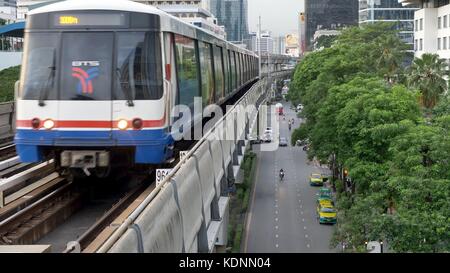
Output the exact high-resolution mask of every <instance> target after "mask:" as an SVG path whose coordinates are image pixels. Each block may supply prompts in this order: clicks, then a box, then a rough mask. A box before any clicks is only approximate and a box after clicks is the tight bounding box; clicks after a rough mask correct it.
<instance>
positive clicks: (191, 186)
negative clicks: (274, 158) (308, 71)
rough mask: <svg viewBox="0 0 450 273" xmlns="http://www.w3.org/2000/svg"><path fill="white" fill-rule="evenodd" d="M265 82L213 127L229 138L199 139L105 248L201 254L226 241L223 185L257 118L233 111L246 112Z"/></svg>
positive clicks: (231, 175)
mask: <svg viewBox="0 0 450 273" xmlns="http://www.w3.org/2000/svg"><path fill="white" fill-rule="evenodd" d="M265 84H266V83H265V81H262V82H260V83H258V84H257V86H255V87H253V88H252V89H251V90H250V91H249V92H248V93H247V95H246V98H244V99H242V100H241V101H240V102H239V104H240V105H241V106H242V107H241V108H239V109H240V110H237V109H238V108H237V107H236V108H235V109H233V110H232V112H230V114H228V116H227V118H226V120H224V121H222V122H219V123H218V124H217V125H216V127H215V129H214V131H215V130H217V132H219V131H220V130H221V129H222V131H224V132H225V135H227V134H228V139H227V138H225V139H224V138H220V137H219V138H214V137H213V136H214V135H213V134H211V135H210V136H208V137H207V138H206V139H203V140H201V141H200V142H199V144H198V145H197V146H196V148H195V150H194V151H192V155H191V156H190V157H189V158H188V159H187V161H185V163H180V165H179V168H178V169H177V172H176V173H174V175H173V177H172V178H171V179H170V181H168V182H167V183H166V184H164V188H162V189H161V190H160V192H159V193H157V194H156V195H155V197H154V198H153V199H151V201H150V203H147V204H148V205H146V207H143V211H142V213H140V214H139V216H138V217H137V218H136V219H135V220H134V222H133V224H132V225H130V226H128V228H127V229H126V232H125V233H123V234H122V235H121V236H120V237H118V238H119V239H118V240H117V241H116V242H115V243H114V244H113V245H112V247H111V248H109V249H107V250H106V251H107V252H188V253H189V252H191V253H192V252H203V253H205V252H213V251H214V245H216V244H217V245H221V246H224V245H226V240H227V235H226V234H227V225H228V206H229V197H228V190H227V189H228V187H229V183H230V181H231V182H232V181H234V179H235V174H234V172H233V169H236V168H238V169H239V168H240V167H239V164H240V163H241V162H242V158H243V153H244V152H243V149H244V147H245V146H246V144H248V141H246V140H245V139H244V138H245V134H246V133H248V130H249V127H250V124H248V122H251V121H253V123H255V120H256V113H250V114H249V117H248V118H240V119H238V118H237V115H243V114H245V113H242V109H244V111H245V107H246V106H247V105H255V104H256V103H257V101H260V97H261V95H263V94H264V90H263V89H262V87H263V86H265ZM255 112H256V107H255ZM251 116H254V118H253V119H252V118H250V117H251ZM230 136H231V137H234V139H230V138H229V137H230ZM236 136H239V137H242V138H240V139H236V138H235V137H236ZM238 148H239V149H238ZM239 150H240V151H239ZM238 158H239V160H238ZM224 189H225V190H224Z"/></svg>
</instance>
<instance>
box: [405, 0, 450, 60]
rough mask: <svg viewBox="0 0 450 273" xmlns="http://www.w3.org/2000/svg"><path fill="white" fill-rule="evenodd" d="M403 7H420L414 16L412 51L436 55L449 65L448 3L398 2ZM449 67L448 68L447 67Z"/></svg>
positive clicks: (432, 0) (425, 0) (439, 0)
mask: <svg viewBox="0 0 450 273" xmlns="http://www.w3.org/2000/svg"><path fill="white" fill-rule="evenodd" d="M399 2H401V3H402V4H403V5H405V6H406V7H409V6H410V5H417V6H418V7H420V9H418V10H417V11H416V12H415V14H414V51H415V56H416V57H421V56H422V54H424V53H433V54H438V55H439V57H440V58H441V59H444V60H447V62H448V64H449V65H450V1H449V0H399ZM449 67H450V66H449Z"/></svg>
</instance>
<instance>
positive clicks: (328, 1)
mask: <svg viewBox="0 0 450 273" xmlns="http://www.w3.org/2000/svg"><path fill="white" fill-rule="evenodd" d="M381 1H384V0H381ZM305 15H306V47H307V49H308V50H311V49H312V46H313V41H314V37H313V36H314V33H315V32H316V31H317V30H319V29H339V28H342V27H345V26H353V25H358V0H305Z"/></svg>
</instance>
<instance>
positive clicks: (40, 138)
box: [14, 129, 174, 164]
mask: <svg viewBox="0 0 450 273" xmlns="http://www.w3.org/2000/svg"><path fill="white" fill-rule="evenodd" d="M14 142H15V144H16V150H17V153H18V155H19V157H20V160H21V161H22V162H39V161H42V160H44V157H43V153H42V148H43V147H44V146H57V147H77V148H78V147H87V148H88V147H97V148H98V147H105V148H108V147H136V153H135V162H136V163H141V164H159V163H163V162H164V161H165V160H166V159H168V158H170V157H171V156H172V154H171V153H172V151H171V150H170V149H167V146H169V145H172V144H173V143H174V141H173V138H172V137H171V135H170V134H168V133H167V130H166V129H157V130H140V131H43V130H40V131H36V130H24V129H18V130H17V132H16V136H15V139H14Z"/></svg>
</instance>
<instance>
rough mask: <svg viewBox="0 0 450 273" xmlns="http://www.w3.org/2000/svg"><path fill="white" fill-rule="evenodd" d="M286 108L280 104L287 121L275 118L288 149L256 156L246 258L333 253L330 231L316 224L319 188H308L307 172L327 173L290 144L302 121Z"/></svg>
mask: <svg viewBox="0 0 450 273" xmlns="http://www.w3.org/2000/svg"><path fill="white" fill-rule="evenodd" d="M289 105H290V103H284V109H285V113H286V120H283V119H282V118H281V119H280V137H286V138H287V139H288V143H289V145H288V147H279V149H278V150H276V151H275V152H262V151H257V153H258V167H257V175H256V181H255V183H254V189H253V193H252V197H251V205H250V210H249V215H248V217H247V219H248V221H247V223H246V231H247V232H246V236H245V239H244V240H245V241H244V242H243V243H244V251H245V252H247V253H265V252H293V253H297V252H332V251H333V250H331V249H330V248H329V242H330V239H331V235H332V231H333V229H334V227H333V226H328V225H320V224H319V222H318V220H317V216H316V193H317V191H318V188H316V187H311V186H310V185H309V181H308V177H309V175H310V174H311V173H324V172H327V169H326V168H325V167H324V166H320V165H319V164H317V163H314V162H309V161H308V159H307V155H306V152H304V151H303V150H302V148H301V147H292V146H291V145H290V142H291V141H290V140H291V133H292V132H293V130H294V128H297V127H298V126H299V125H300V122H301V120H300V119H298V118H297V117H296V113H295V112H294V111H293V110H291V109H290V107H289ZM269 115H270V113H269ZM292 118H294V120H295V123H294V126H293V128H292V129H293V130H292V131H289V130H288V120H290V119H292ZM268 119H269V120H270V118H268ZM263 145H264V144H263ZM254 147H257V146H254ZM255 150H257V148H256V149H255ZM281 168H283V169H284V171H285V178H284V181H283V182H279V177H278V172H279V170H280V169H281Z"/></svg>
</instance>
